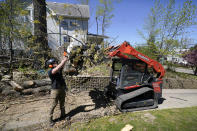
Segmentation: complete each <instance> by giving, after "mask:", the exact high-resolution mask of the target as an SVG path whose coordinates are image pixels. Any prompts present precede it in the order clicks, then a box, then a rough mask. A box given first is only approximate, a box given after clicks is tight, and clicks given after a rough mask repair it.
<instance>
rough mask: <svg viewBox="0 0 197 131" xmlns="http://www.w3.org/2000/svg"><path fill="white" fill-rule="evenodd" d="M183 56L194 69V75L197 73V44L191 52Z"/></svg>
mask: <svg viewBox="0 0 197 131" xmlns="http://www.w3.org/2000/svg"><path fill="white" fill-rule="evenodd" d="M183 58H184V59H185V60H186V61H187V62H188V63H189V64H191V66H192V67H193V69H194V75H197V45H195V46H194V47H192V48H191V50H190V51H189V52H187V53H186V54H185V55H184V56H183Z"/></svg>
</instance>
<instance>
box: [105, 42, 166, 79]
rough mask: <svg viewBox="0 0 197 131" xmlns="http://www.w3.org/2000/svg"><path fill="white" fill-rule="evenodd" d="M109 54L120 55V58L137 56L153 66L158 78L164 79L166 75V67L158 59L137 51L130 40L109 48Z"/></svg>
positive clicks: (111, 55)
mask: <svg viewBox="0 0 197 131" xmlns="http://www.w3.org/2000/svg"><path fill="white" fill-rule="evenodd" d="M108 50H109V52H108V55H109V56H110V57H114V56H118V57H120V58H125V59H130V58H129V55H132V56H134V57H136V58H137V59H139V60H141V61H143V62H145V63H146V64H147V65H148V66H149V67H151V68H153V69H154V70H155V71H156V72H157V74H158V79H159V80H162V78H163V76H164V75H165V69H164V67H163V66H162V65H161V64H160V63H159V62H157V61H155V60H153V59H151V58H149V57H148V56H146V55H144V54H142V53H140V52H138V51H136V50H135V49H134V48H133V47H132V46H131V45H130V44H129V43H128V42H126V41H125V42H123V43H122V44H121V45H118V46H116V47H112V48H111V49H108Z"/></svg>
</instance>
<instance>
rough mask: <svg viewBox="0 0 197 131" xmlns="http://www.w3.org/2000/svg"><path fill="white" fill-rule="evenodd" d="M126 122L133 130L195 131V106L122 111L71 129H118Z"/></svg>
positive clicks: (76, 124) (196, 115)
mask: <svg viewBox="0 0 197 131" xmlns="http://www.w3.org/2000/svg"><path fill="white" fill-rule="evenodd" d="M126 124H130V125H132V126H133V127H134V129H133V131H197V107H191V108H181V109H166V110H152V111H142V112H133V113H132V112H130V113H122V114H120V115H116V116H106V117H102V118H98V119H94V120H91V121H89V122H88V123H75V124H73V125H72V126H71V130H78V131H120V130H121V129H122V128H123V127H124V126H125V125H126Z"/></svg>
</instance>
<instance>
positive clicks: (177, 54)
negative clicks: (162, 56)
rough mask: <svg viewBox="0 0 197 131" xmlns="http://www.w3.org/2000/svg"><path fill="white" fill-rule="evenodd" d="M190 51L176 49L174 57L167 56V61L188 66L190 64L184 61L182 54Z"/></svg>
mask: <svg viewBox="0 0 197 131" xmlns="http://www.w3.org/2000/svg"><path fill="white" fill-rule="evenodd" d="M188 50H189V49H176V50H175V53H174V55H167V57H166V60H167V61H171V62H173V63H177V64H183V65H186V64H188V62H187V61H186V60H184V59H183V57H182V54H183V53H184V52H186V51H188Z"/></svg>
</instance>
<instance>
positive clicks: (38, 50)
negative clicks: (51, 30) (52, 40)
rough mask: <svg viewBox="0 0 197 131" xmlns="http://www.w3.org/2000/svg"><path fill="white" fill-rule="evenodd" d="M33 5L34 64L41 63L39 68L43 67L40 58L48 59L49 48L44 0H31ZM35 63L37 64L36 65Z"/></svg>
mask: <svg viewBox="0 0 197 131" xmlns="http://www.w3.org/2000/svg"><path fill="white" fill-rule="evenodd" d="M33 7H34V37H35V41H34V43H35V46H34V51H35V58H34V59H35V64H34V68H37V67H38V66H37V65H40V64H42V66H39V68H44V64H45V63H44V62H43V61H42V60H41V59H44V60H46V59H48V57H49V52H50V49H49V47H48V39H47V21H46V1H45V0H33ZM36 63H37V65H36Z"/></svg>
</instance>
